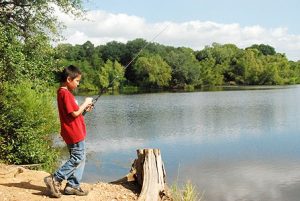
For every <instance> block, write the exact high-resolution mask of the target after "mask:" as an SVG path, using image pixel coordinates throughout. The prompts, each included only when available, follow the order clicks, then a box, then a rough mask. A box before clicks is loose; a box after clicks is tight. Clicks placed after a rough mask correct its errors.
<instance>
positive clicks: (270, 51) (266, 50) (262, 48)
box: [246, 44, 276, 56]
mask: <svg viewBox="0 0 300 201" xmlns="http://www.w3.org/2000/svg"><path fill="white" fill-rule="evenodd" d="M246 49H257V50H258V51H259V52H261V53H262V54H263V55H265V56H266V55H275V54H276V51H275V48H274V47H272V46H270V45H265V44H260V45H258V44H254V45H251V46H250V47H248V48H246Z"/></svg>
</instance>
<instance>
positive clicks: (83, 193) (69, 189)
mask: <svg viewBox="0 0 300 201" xmlns="http://www.w3.org/2000/svg"><path fill="white" fill-rule="evenodd" d="M64 193H65V194H66V195H78V196H86V195H87V194H89V192H88V191H84V190H82V189H81V188H80V187H75V188H74V187H71V186H69V185H68V184H67V185H66V187H65V189H64Z"/></svg>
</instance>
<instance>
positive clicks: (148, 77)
mask: <svg viewBox="0 0 300 201" xmlns="http://www.w3.org/2000/svg"><path fill="white" fill-rule="evenodd" d="M143 47H145V48H144V49H143ZM141 49H143V51H142V52H141V53H140V54H139V55H138V57H137V58H136V59H135V60H134V61H133V62H132V63H131V64H130V65H129V66H128V67H126V69H125V68H124V67H125V66H127V65H128V64H129V62H130V61H131V60H132V59H133V58H134V57H135V56H136V55H137V54H138V52H139V51H140V50H141ZM55 52H56V55H55V59H56V60H57V61H58V65H61V66H66V65H68V64H71V63H72V64H75V65H78V66H79V67H81V68H82V70H83V72H84V78H83V82H82V86H81V88H84V89H90V90H93V89H98V88H103V87H107V86H108V84H109V83H110V82H111V81H112V80H113V79H114V78H115V77H118V79H115V80H114V81H113V85H112V87H114V88H117V87H120V86H121V87H122V86H138V87H142V88H167V89H173V88H186V87H192V88H201V87H203V86H216V85H229V84H230V85H285V84H297V83H300V62H299V61H298V62H294V61H289V60H288V59H287V57H286V56H285V55H284V54H281V53H277V52H276V51H275V49H274V48H273V47H272V46H269V45H265V44H259V45H258V44H254V45H252V46H250V47H247V48H245V49H240V48H238V47H237V46H236V45H234V44H224V45H221V44H218V43H213V44H212V45H211V46H206V47H205V48H204V49H202V50H199V51H194V50H192V49H191V48H186V47H178V48H175V47H171V46H165V45H161V44H158V43H151V42H147V41H146V40H144V39H135V40H132V41H128V42H127V43H126V44H124V43H121V42H117V41H112V42H108V43H107V44H105V45H99V46H95V45H94V44H92V43H91V42H90V41H87V42H85V43H84V44H82V45H71V44H59V45H58V46H57V47H55Z"/></svg>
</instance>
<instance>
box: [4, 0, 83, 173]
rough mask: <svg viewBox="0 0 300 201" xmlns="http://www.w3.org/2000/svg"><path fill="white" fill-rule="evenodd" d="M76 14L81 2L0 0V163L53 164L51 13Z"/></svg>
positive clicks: (55, 28)
mask: <svg viewBox="0 0 300 201" xmlns="http://www.w3.org/2000/svg"><path fill="white" fill-rule="evenodd" d="M54 5H56V7H57V8H60V9H61V10H63V11H64V12H65V13H69V14H75V15H77V14H79V13H80V12H81V10H80V8H81V0H50V1H46V0H39V1H29V0H0V58H1V59H0V152H1V153H2V154H1V157H0V160H1V161H5V162H8V163H14V164H28V163H41V164H43V166H44V167H45V166H46V167H48V168H49V167H51V166H53V163H54V162H55V160H56V154H55V153H54V152H55V149H53V148H52V147H51V145H52V137H51V135H52V134H53V132H54V129H55V128H57V114H56V113H55V111H56V109H55V108H53V107H54V105H53V91H52V90H51V89H52V88H51V86H53V85H54V73H53V71H55V70H57V68H56V66H55V61H54V56H55V51H54V50H53V48H52V47H51V43H50V42H51V40H54V39H58V37H59V34H58V33H59V30H60V27H61V26H60V24H59V22H58V21H57V17H56V16H55V15H54V12H55V9H54Z"/></svg>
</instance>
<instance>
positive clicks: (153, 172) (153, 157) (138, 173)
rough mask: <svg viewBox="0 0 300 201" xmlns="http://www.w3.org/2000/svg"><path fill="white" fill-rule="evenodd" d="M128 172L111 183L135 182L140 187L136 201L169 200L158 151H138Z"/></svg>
mask: <svg viewBox="0 0 300 201" xmlns="http://www.w3.org/2000/svg"><path fill="white" fill-rule="evenodd" d="M137 156H138V158H137V159H135V160H134V162H133V164H132V167H131V170H130V172H129V173H128V174H127V175H126V176H125V177H123V178H122V179H119V180H117V181H114V182H112V183H125V182H132V181H135V182H137V184H138V185H139V186H140V187H141V192H140V195H139V198H138V201H160V200H171V198H170V195H169V192H168V189H167V185H166V181H165V179H166V172H165V167H164V164H163V161H162V159H161V154H160V150H159V149H138V150H137Z"/></svg>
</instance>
